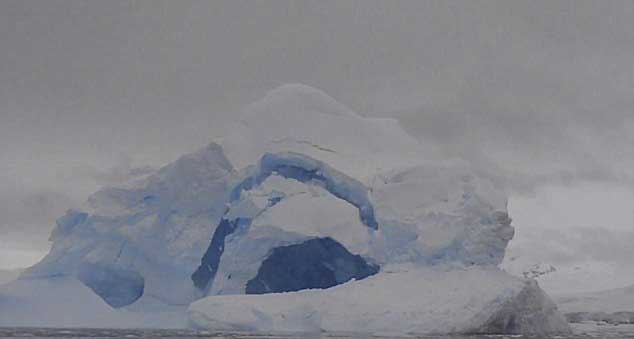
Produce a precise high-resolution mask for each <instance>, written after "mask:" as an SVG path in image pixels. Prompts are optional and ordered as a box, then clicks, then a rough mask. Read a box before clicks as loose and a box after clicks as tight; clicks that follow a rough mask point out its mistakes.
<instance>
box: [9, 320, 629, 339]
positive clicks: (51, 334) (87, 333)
mask: <svg viewBox="0 0 634 339" xmlns="http://www.w3.org/2000/svg"><path fill="white" fill-rule="evenodd" d="M572 327H573V330H574V334H572V335H569V336H554V337H553V338H559V339H567V338H571V339H572V338H634V324H632V325H618V326H614V325H599V324H594V323H586V324H573V325H572ZM0 338H175V339H184V338H223V339H243V338H244V339H274V338H332V339H337V338H339V339H344V338H354V339H362V338H439V339H442V338H445V339H467V338H473V339H480V338H538V337H528V336H508V335H477V336H456V335H451V336H423V337H416V336H409V337H407V336H405V337H398V336H378V335H377V336H373V335H334V334H305V335H297V334H295V335H280V334H255V333H224V332H213V331H196V330H180V329H174V330H170V329H163V330H156V329H92V328H86V329H76V328H75V329H60V328H55V329H51V328H9V327H5V328H0ZM539 338H542V337H539Z"/></svg>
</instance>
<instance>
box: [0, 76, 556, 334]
mask: <svg viewBox="0 0 634 339" xmlns="http://www.w3.org/2000/svg"><path fill="white" fill-rule="evenodd" d="M216 141H217V142H216V143H212V144H210V145H209V146H207V147H205V148H203V149H201V150H200V151H198V152H195V153H192V154H188V155H184V156H182V157H181V158H179V159H178V160H176V161H174V162H173V163H171V164H169V165H167V166H165V167H163V168H161V169H160V170H159V171H157V172H156V173H154V174H151V175H148V176H147V177H146V178H144V179H142V180H140V181H137V182H133V183H129V184H127V185H125V186H123V187H107V188H104V189H102V190H100V191H98V192H97V193H95V194H94V195H92V196H91V197H90V198H89V199H88V201H87V202H86V204H85V206H82V207H81V208H80V209H77V210H71V211H68V213H67V214H66V215H65V216H62V217H61V218H60V219H59V220H58V222H57V227H56V229H55V230H54V231H53V233H52V235H51V240H52V242H53V246H52V249H51V252H50V253H49V254H48V255H47V256H46V257H45V258H44V259H43V260H42V261H41V262H40V263H38V264H36V265H35V266H33V267H31V268H29V269H28V270H26V272H24V273H23V274H22V277H21V279H19V280H18V281H16V282H14V283H12V284H14V285H9V286H12V287H11V288H10V289H3V290H2V292H0V293H4V294H3V296H4V297H3V298H4V299H3V300H4V302H3V304H0V313H2V314H22V315H24V318H23V319H24V322H28V319H31V320H32V321H35V322H37V319H38V318H37V317H38V316H40V314H43V313H47V312H52V311H51V310H53V309H54V305H55V303H58V302H63V301H64V298H73V299H72V300H77V301H76V302H75V301H73V302H72V303H70V304H69V305H68V306H67V311H68V313H69V314H75V313H77V312H79V311H80V310H82V309H81V308H80V306H81V305H80V304H82V302H81V301H80V300H83V299H84V298H86V305H87V308H86V309H83V310H86V312H81V313H82V315H81V316H78V317H77V318H76V319H70V318H68V319H67V318H64V317H62V316H59V315H51V317H52V318H46V319H49V320H47V322H46V324H48V325H51V326H66V325H79V324H80V323H82V324H83V325H85V324H92V323H91V322H90V321H89V320H90V319H92V318H90V317H95V318H96V317H98V315H100V314H102V315H103V317H105V318H106V319H107V318H108V317H110V316H111V315H112V314H113V313H114V314H115V317H118V315H117V314H119V313H123V314H125V315H126V316H128V317H130V318H131V319H136V320H137V321H138V323H137V324H135V326H155V325H156V324H159V326H164V325H165V324H166V323H161V321H160V320H161V319H163V315H164V314H175V316H173V317H172V318H173V319H182V317H180V318H179V316H177V315H176V314H179V312H181V313H180V314H181V315H184V314H183V313H182V310H183V309H185V308H186V307H187V306H188V305H190V303H192V302H193V301H195V300H198V299H200V298H202V297H205V296H206V295H207V296H209V297H208V298H206V299H204V300H203V301H200V302H198V303H196V304H195V305H194V306H193V307H192V308H191V310H192V311H195V312H192V313H191V314H192V315H193V317H194V318H192V320H193V321H194V323H197V324H199V325H201V326H206V325H209V324H210V323H206V325H204V322H202V323H201V321H202V320H200V319H206V318H205V317H211V318H210V319H212V318H214V319H215V317H217V316H219V315H218V312H221V313H223V314H225V315H223V317H224V318H221V321H222V322H223V323H233V322H234V320H232V319H231V317H230V315H235V317H237V318H236V319H235V321H242V320H240V319H241V318H240V317H241V316H240V315H239V312H242V311H244V310H245V309H243V308H240V307H243V306H244V307H247V308H246V309H249V307H251V306H249V305H250V303H256V304H258V303H261V302H262V301H266V302H265V303H266V304H267V305H270V308H268V309H267V307H264V304H258V305H260V306H258V312H262V314H264V315H266V314H269V313H270V312H277V311H276V309H277V308H284V307H286V306H284V303H285V302H289V303H290V304H289V306H288V307H291V306H292V305H299V306H298V307H300V306H301V307H300V308H298V309H293V310H294V311H293V312H290V311H289V312H290V313H288V314H289V316H291V319H295V320H297V322H299V323H300V324H301V323H302V322H303V321H304V320H302V321H300V320H299V319H300V318H301V319H304V318H303V317H304V316H308V315H309V314H308V313H310V312H312V311H310V312H308V313H306V312H307V311H306V310H305V309H304V308H303V307H304V306H302V305H304V304H303V301H301V300H304V299H306V300H308V299H310V302H307V303H308V305H310V307H317V314H319V316H320V317H322V320H321V321H322V322H321V323H323V324H326V325H324V326H326V327H325V329H327V330H337V331H338V330H345V329H346V328H345V326H344V325H342V324H341V323H340V320H337V319H335V318H336V317H337V316H342V317H343V316H346V317H348V318H349V319H350V317H351V315H352V314H357V313H359V312H361V313H363V312H364V311H363V308H364V307H365V306H367V307H368V312H370V313H368V316H367V317H365V318H364V317H360V318H358V319H363V320H368V319H371V320H372V321H371V323H373V325H372V326H374V327H372V329H373V330H377V331H379V330H397V329H398V330H399V332H404V331H405V332H407V331H419V330H420V331H423V330H424V332H434V331H439V332H443V331H454V330H455V331H460V330H464V329H467V328H468V326H476V325H477V326H482V325H483V324H485V323H486V322H487V320H488V318H490V317H491V316H493V315H494V313H495V310H496V309H497V308H495V307H493V308H491V307H489V306H490V305H493V304H491V302H493V303H494V304H495V302H498V303H504V302H505V301H508V300H511V299H513V296H514V295H517V293H518V291H521V290H522V289H523V286H525V284H524V283H523V282H521V281H520V280H518V279H515V278H511V277H510V276H507V275H506V274H505V273H502V272H500V271H498V270H497V269H489V268H487V267H490V266H495V265H499V264H500V263H501V262H502V259H503V257H504V251H505V248H506V245H507V243H508V241H509V240H510V239H511V238H512V237H513V228H512V227H511V226H510V218H509V217H508V215H507V211H506V195H505V192H504V190H503V189H502V188H501V187H500V185H499V184H498V183H497V181H496V179H495V177H493V176H491V175H489V174H488V173H484V172H481V171H477V170H474V169H473V168H472V166H470V164H469V163H467V162H464V161H460V160H442V159H440V158H438V157H437V155H436V153H435V151H434V150H433V149H431V148H429V147H427V146H426V145H425V144H424V143H421V142H419V141H417V140H416V139H414V138H412V137H410V136H409V135H408V134H407V133H405V131H404V130H403V129H402V128H401V127H400V126H399V124H398V123H397V122H396V121H395V120H391V119H373V118H365V117H363V116H361V115H358V114H356V113H354V112H352V111H350V110H349V109H347V108H346V107H345V106H343V105H342V104H339V103H337V102H336V101H335V100H334V99H332V98H330V97H328V96H327V95H326V94H324V93H323V92H321V91H319V90H316V89H313V88H310V87H307V86H303V85H285V86H282V87H281V88H278V89H276V90H274V91H272V92H271V93H269V95H267V96H266V97H265V98H264V99H262V100H260V101H258V102H256V103H255V104H253V105H251V106H249V107H247V108H246V109H245V110H244V112H243V114H242V116H241V120H240V122H239V123H237V124H236V125H235V126H234V127H232V128H230V129H228V133H227V134H226V135H225V136H224V137H223V138H220V139H218V140H216ZM276 166H282V167H276ZM284 166H286V167H284ZM283 168H286V169H287V170H290V171H291V172H292V171H295V172H294V174H293V175H299V176H300V177H302V176H303V177H302V178H299V179H298V178H295V179H294V178H291V177H288V176H285V175H283V174H284V173H279V172H280V170H282V171H283ZM267 170H271V172H272V173H268V172H266V171H267ZM298 173H299V174H298ZM262 174H266V176H267V177H264V178H263V177H260V175H262ZM311 176H312V177H311ZM237 217H244V218H248V219H249V221H250V222H249V223H246V224H244V225H241V226H240V227H239V228H238V229H237V230H235V232H234V233H232V234H230V235H228V236H227V237H226V238H225V239H224V244H223V245H222V246H221V248H222V250H223V254H222V256H221V257H220V262H219V267H218V272H217V274H216V276H215V279H214V280H212V281H211V283H210V284H211V285H210V288H208V289H205V290H204V291H202V290H199V289H197V288H196V287H195V286H194V284H193V283H192V278H191V275H192V274H193V273H194V272H195V271H196V269H197V268H198V266H199V265H200V264H201V258H202V257H203V255H204V254H205V252H206V250H207V248H208V247H209V244H210V242H211V238H212V235H213V234H214V232H215V231H216V228H217V226H218V225H219V223H220V221H221V219H222V218H226V219H228V220H231V219H235V218H237ZM315 237H331V238H333V239H334V240H336V241H338V242H339V243H341V244H342V245H343V246H345V247H346V248H347V249H348V250H349V251H351V252H352V253H353V254H359V255H361V256H363V258H364V259H366V260H367V261H369V262H372V263H375V264H378V265H380V266H381V273H379V274H378V275H377V276H375V277H371V278H368V279H365V280H363V281H359V282H351V283H349V284H346V285H345V286H341V287H335V288H333V289H331V290H327V291H305V292H299V293H296V294H289V295H292V296H301V298H299V299H297V300H299V301H301V302H299V301H297V302H296V301H292V300H291V299H293V300H294V298H290V297H289V295H286V294H284V295H270V296H269V295H267V296H258V297H255V296H249V297H240V296H224V295H227V294H231V295H233V294H244V293H245V290H244V289H245V284H246V282H247V281H248V280H250V279H252V278H254V276H255V275H256V273H257V270H258V268H259V267H260V265H261V263H262V261H263V260H264V259H266V258H267V256H268V255H269V254H270V253H271V250H272V249H273V248H275V247H278V246H284V245H289V244H297V243H301V242H303V241H306V240H308V239H311V238H315ZM403 264H405V265H414V266H415V267H417V269H416V270H411V271H402V270H398V272H399V273H393V274H391V273H390V274H388V273H389V272H387V271H386V270H385V268H387V267H395V265H403ZM447 265H448V266H447ZM433 266H443V267H457V269H456V270H455V272H454V271H452V270H435V269H431V268H429V267H433ZM465 266H467V267H468V266H474V267H473V268H467V269H466V270H465V269H458V268H460V267H465ZM60 279H61V280H60ZM366 280H367V281H366ZM49 285H50V286H49ZM86 286H91V287H90V288H88V287H86ZM122 286H128V287H125V288H124V287H122ZM451 286H455V294H454V292H453V291H454V290H452V289H447V288H449V287H451ZM75 289H77V291H78V292H77V293H75V292H74V291H75ZM480 289H481V291H480ZM49 290H50V291H52V292H47V291H49ZM91 291H95V292H96V293H101V294H100V295H103V294H104V293H105V294H109V293H112V294H115V298H114V303H120V302H121V300H123V304H125V301H126V300H129V302H131V303H132V304H128V305H124V307H122V308H119V309H116V310H115V309H113V308H112V307H110V305H113V301H112V299H111V300H110V301H109V303H110V305H108V304H106V303H104V302H103V300H102V299H100V298H99V297H98V296H97V295H96V294H92V292H91ZM104 291H105V292H104ZM439 291H441V292H443V291H444V292H447V293H448V294H447V293H440V292H439ZM532 291H539V290H538V289H537V288H536V287H534V288H533V289H532ZM137 292H138V293H140V295H141V297H140V298H139V299H138V300H137V299H134V296H135V293H137ZM41 293H45V294H43V295H42V294H41ZM540 293H541V292H540ZM534 294H535V295H539V296H540V297H539V298H536V299H535V300H537V301H535V305H532V306H531V307H533V308H531V310H534V311H535V313H536V314H539V315H540V316H543V317H541V318H539V317H538V318H539V319H541V320H542V322H541V324H542V325H543V328H542V330H543V331H545V332H548V331H551V330H553V329H554V328H557V329H559V328H558V327H557V326H559V325H557V326H555V325H553V324H555V323H557V324H558V321H559V318H558V317H559V315H558V313H556V312H551V311H552V310H551V308H550V306H549V305H550V304H549V300H548V298H547V297H545V296H543V297H541V294H539V293H537V292H535V293H534ZM29 295H32V296H33V298H27V297H28V296H29ZM219 295H222V296H219ZM15 296H20V298H26V299H19V300H24V305H27V306H24V307H26V308H22V310H23V311H21V312H22V313H19V312H18V311H19V310H20V308H18V309H16V310H15V311H12V310H11V309H10V307H12V306H14V304H12V303H13V302H14V301H11V300H17V299H15V298H14V297H15ZM331 296H332V297H334V299H341V300H342V301H340V302H338V303H337V301H336V300H334V301H333V302H332V303H331V304H328V303H322V302H319V300H320V299H322V297H323V298H325V299H324V300H333V299H332V298H331ZM458 296H459V297H458ZM56 298H57V299H56ZM278 298H279V299H278ZM390 298H394V299H393V300H390ZM509 298H510V299H509ZM106 299H107V298H106V297H104V300H106ZM458 299H460V300H458ZM7 300H8V302H7ZM343 300H345V301H346V302H347V303H349V304H350V305H348V306H346V304H345V303H343V304H342V302H343ZM513 300H514V299H513ZM233 301H240V303H238V304H235V305H233V304H232V302H233ZM242 301H245V303H242ZM471 301H473V302H471ZM494 301H495V302H494ZM214 303H220V304H222V305H223V307H225V308H226V311H225V310H221V309H214V308H213V307H202V308H201V306H200V305H208V304H213V305H215V304H214ZM220 304H218V305H220ZM317 304H318V305H317ZM355 305H357V306H355ZM443 305H445V306H443ZM75 306H77V307H76V308H74V307H75ZM115 306H116V305H115ZM65 307H66V306H65ZM117 307H118V306H117ZM355 307H357V308H355ZM518 307H519V305H518ZM89 309H94V310H95V312H92V313H93V315H91V312H88V310H89ZM26 310H32V314H33V315H34V316H32V317H30V318H29V317H28V316H26V315H25V314H26V313H27V312H26ZM232 310H234V311H235V312H234V311H232ZM284 310H286V311H288V309H287V308H284ZM286 311H284V312H286ZM410 311H411V312H414V313H412V314H416V316H412V315H408V314H409V313H408V312H410ZM16 312H17V313H16ZM342 312H343V313H342ZM372 312H374V313H372ZM390 312H394V313H390ZM463 312H466V313H463ZM469 312H471V313H469ZM207 313H209V314H207ZM256 313H257V312H256ZM153 314H155V315H153ZM249 314H251V313H249ZM257 314H260V313H257ZM285 314H286V313H285ZM310 314H312V313H310ZM476 314H478V315H479V317H480V318H478V319H480V320H481V321H479V322H478V321H475V322H466V320H467V318H469V317H472V316H475V315H476ZM254 316H255V317H256V318H257V317H258V316H257V315H254ZM12 317H14V316H12ZM15 317H18V316H15ZM56 317H57V318H56ZM267 317H269V316H265V319H268V318H267ZM298 317H299V318H298ZM88 318H90V319H88ZM309 318H310V316H309ZM309 318H307V319H306V320H305V321H306V322H309V323H311V324H312V323H313V320H311V319H309ZM442 318H446V319H445V320H444V321H443V320H442ZM6 319H9V318H6ZM16 319H17V318H16ZM117 319H119V318H117ZM117 319H115V320H117ZM324 319H325V320H324ZM470 319H471V318H470ZM71 320H72V321H76V322H75V323H69V321H71ZM115 320H113V324H114V323H116V321H115ZM245 321H247V323H249V324H253V323H252V320H250V318H249V319H247V320H245ZM338 321H339V322H338ZM84 322H85V324H84ZM291 322H294V321H291ZM391 322H393V324H390V323H391ZM177 323H180V320H179V321H177ZM167 324H174V322H172V323H169V322H168V323H167ZM282 324H283V325H279V326H281V327H280V328H279V329H281V330H284V329H286V326H291V325H289V321H286V322H284V321H282ZM531 324H532V325H531V326H528V327H527V326H524V327H523V328H526V329H530V331H538V329H537V327H539V322H534V324H533V323H531ZM356 325H359V326H361V323H356ZM432 325H433V326H432ZM263 326H264V327H260V328H259V329H267V327H266V326H268V325H266V326H265V325H263ZM275 326H277V325H275ZM311 326H312V325H311ZM363 326H367V324H366V323H365V322H364V323H363ZM363 326H362V328H363ZM553 326H554V327H553ZM300 328H303V327H302V326H300ZM272 329H277V327H273V328H272ZM527 331H528V330H527Z"/></svg>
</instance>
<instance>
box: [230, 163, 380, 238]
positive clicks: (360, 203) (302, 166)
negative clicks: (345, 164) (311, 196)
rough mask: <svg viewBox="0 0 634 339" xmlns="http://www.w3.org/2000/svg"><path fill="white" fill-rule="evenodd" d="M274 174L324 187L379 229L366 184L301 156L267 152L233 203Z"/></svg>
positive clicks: (238, 187) (233, 194) (236, 190)
mask: <svg viewBox="0 0 634 339" xmlns="http://www.w3.org/2000/svg"><path fill="white" fill-rule="evenodd" d="M273 174H277V175H280V176H282V177H284V178H287V179H294V180H297V181H300V182H303V183H310V184H314V185H318V186H320V187H322V188H324V189H325V190H327V191H328V192H330V193H331V194H332V195H334V196H335V197H337V198H339V199H343V200H345V201H347V202H348V203H350V204H352V205H353V206H355V207H356V208H358V209H359V218H360V219H361V222H362V223H363V224H364V225H366V226H368V227H369V228H371V229H375V230H376V229H378V227H379V225H378V223H377V221H376V218H375V217H374V207H373V206H372V203H371V202H370V198H369V197H368V189H367V188H366V187H365V185H363V184H362V183H361V182H359V181H357V180H355V179H353V178H351V177H349V176H347V175H345V174H343V173H341V172H339V171H337V170H335V169H334V168H332V167H330V166H328V165H326V164H325V163H323V162H321V161H319V160H316V159H313V158H311V157H308V156H306V155H303V154H299V153H292V152H284V153H276V154H271V153H266V154H265V155H264V156H262V159H261V160H260V163H259V164H258V166H257V167H256V168H255V169H254V170H253V171H252V172H251V173H250V175H248V176H247V177H246V178H245V179H244V180H242V181H241V182H240V183H238V184H237V185H236V186H235V188H234V189H233V190H232V192H231V201H232V202H233V201H235V200H238V199H239V198H240V193H241V192H242V191H243V190H250V189H252V188H253V187H256V186H258V185H260V184H262V183H263V182H264V180H266V179H267V178H268V177H270V176H271V175H273Z"/></svg>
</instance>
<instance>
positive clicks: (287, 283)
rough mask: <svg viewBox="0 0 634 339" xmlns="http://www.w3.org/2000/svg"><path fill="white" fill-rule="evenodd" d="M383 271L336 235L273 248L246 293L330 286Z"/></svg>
mask: <svg viewBox="0 0 634 339" xmlns="http://www.w3.org/2000/svg"><path fill="white" fill-rule="evenodd" d="M378 271H379V267H378V266H376V265H372V264H368V263H367V262H366V261H365V260H364V259H363V258H362V257H361V256H359V255H354V254H352V253H350V252H349V251H348V250H347V249H346V248H345V247H343V246H342V245H341V244H340V243H338V242H337V241H335V240H333V239H332V238H317V239H311V240H308V241H305V242H303V243H301V244H296V245H289V246H282V247H277V248H275V249H273V251H272V253H271V255H270V256H269V257H268V258H266V259H265V260H264V261H263V262H262V266H260V269H259V270H258V274H257V276H256V277H255V278H253V279H251V280H249V282H247V286H246V290H245V292H246V294H264V293H280V292H293V291H300V290H304V289H309V288H322V289H323V288H329V287H333V286H336V285H339V284H343V283H345V282H347V281H349V280H351V279H357V280H361V279H364V278H366V277H368V276H371V275H373V274H376V273H377V272H378Z"/></svg>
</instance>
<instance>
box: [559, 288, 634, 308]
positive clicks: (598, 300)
mask: <svg viewBox="0 0 634 339" xmlns="http://www.w3.org/2000/svg"><path fill="white" fill-rule="evenodd" d="M555 300H556V301H557V304H558V305H559V307H560V308H561V310H562V312H565V313H571V312H606V313H615V312H634V286H628V287H624V288H617V289H612V290H606V291H599V292H587V293H576V294H562V295H558V296H557V297H556V299H555Z"/></svg>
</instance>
